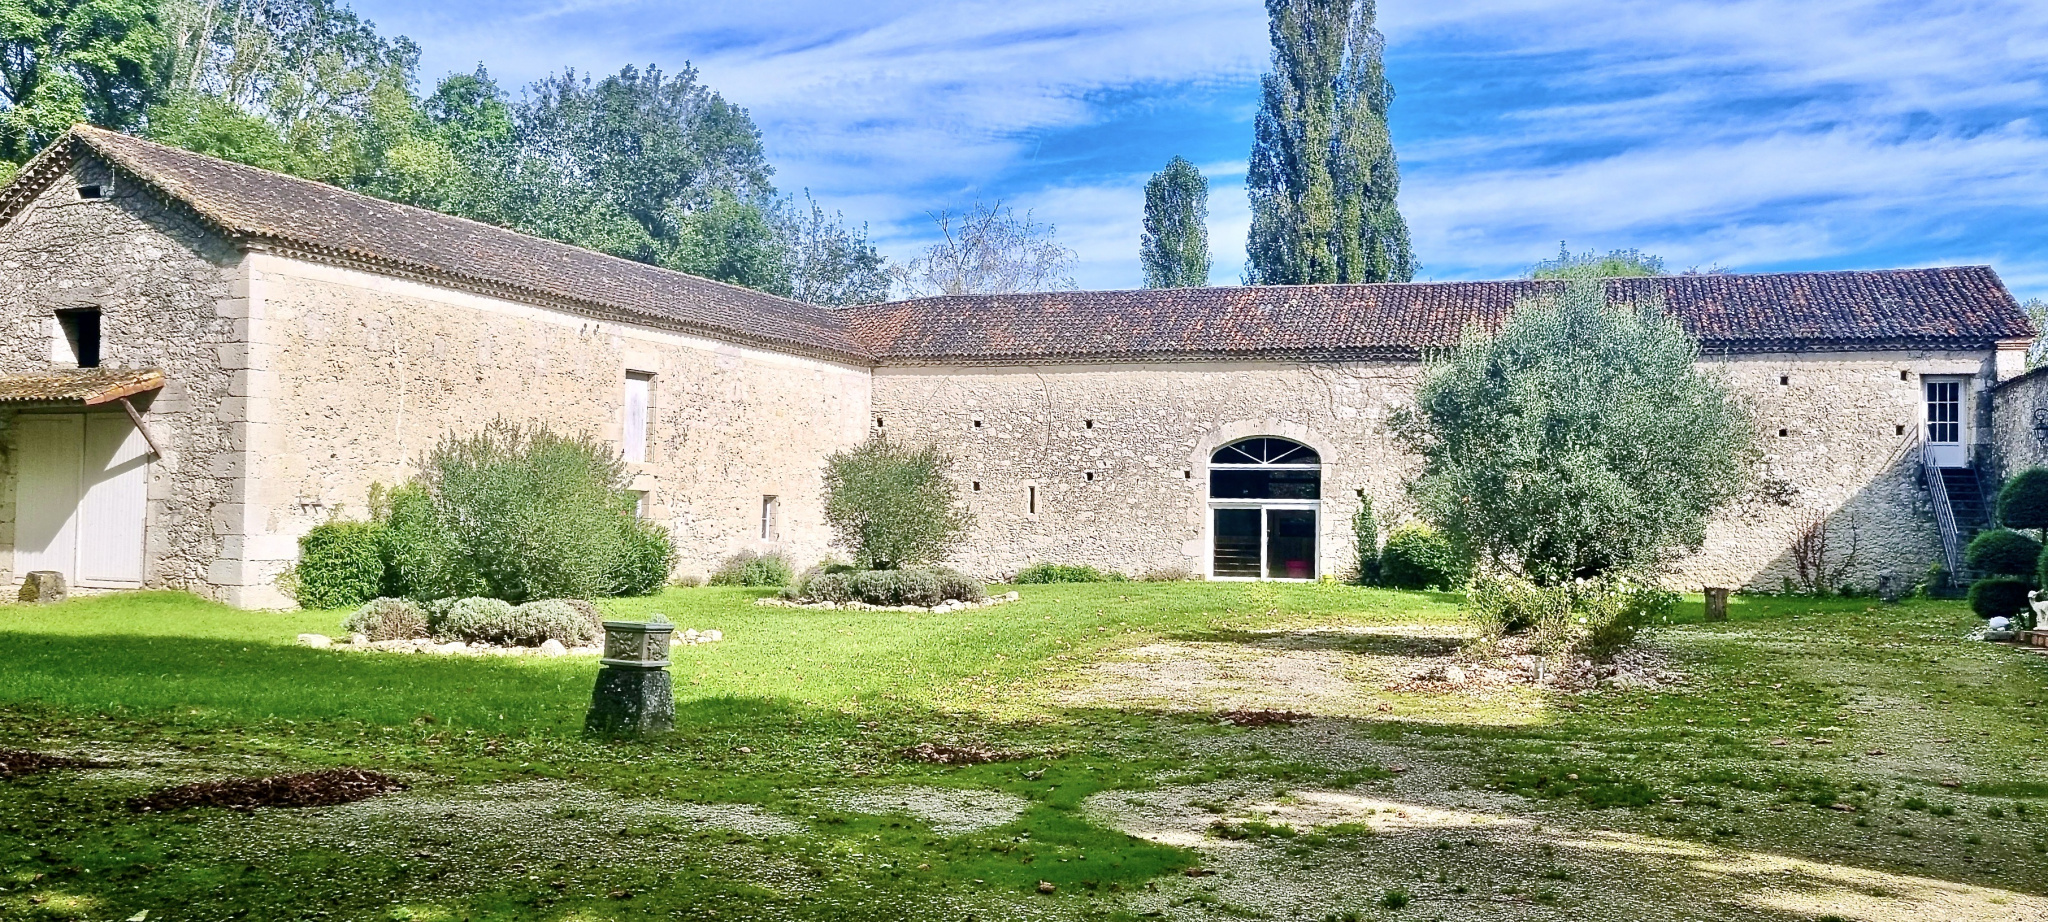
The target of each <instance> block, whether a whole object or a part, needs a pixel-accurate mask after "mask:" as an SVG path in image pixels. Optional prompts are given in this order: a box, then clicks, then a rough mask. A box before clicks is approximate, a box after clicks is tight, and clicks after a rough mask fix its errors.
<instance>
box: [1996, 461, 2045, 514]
mask: <svg viewBox="0 0 2048 922" xmlns="http://www.w3.org/2000/svg"><path fill="white" fill-rule="evenodd" d="M1998 522H1999V524H2001V525H2004V526H2005V527H2007V528H2031V529H2035V530H2040V529H2048V468H2041V467H2030V468H2027V469H2026V470H2024V471H2021V472H2019V473H2018V474H2015V475H2013V478H2012V479H2011V480H2008V481H2006V482H2005V486H2004V487H2003V488H2001V489H2000V490H1999V491H1998Z"/></svg>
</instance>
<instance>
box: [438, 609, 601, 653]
mask: <svg viewBox="0 0 2048 922" xmlns="http://www.w3.org/2000/svg"><path fill="white" fill-rule="evenodd" d="M434 633H435V636H437V637H440V638H443V639H446V640H464V641H469V642H471V643H490V644H504V645H515V646H525V647H532V646H539V645H540V644H542V643H545V642H547V641H550V640H555V641H560V642H561V643H562V644H564V645H567V646H575V645H578V644H583V643H588V642H590V641H591V640H594V639H596V637H597V634H598V631H597V626H596V625H595V624H593V622H592V620H591V618H590V616H589V615H588V614H587V613H586V612H585V611H583V610H580V609H579V608H578V607H577V606H575V605H573V604H571V603H570V602H568V601H565V600H562V599H544V600H541V601H538V602H528V603H526V604H524V605H520V606H517V607H514V606H512V605H510V604H508V603H506V602H504V601H502V600H499V599H485V598H469V599H463V600H461V601H459V602H456V603H455V604H454V605H451V606H449V608H448V611H447V614H445V615H443V616H442V618H441V622H440V624H439V625H437V626H436V627H435V629H434Z"/></svg>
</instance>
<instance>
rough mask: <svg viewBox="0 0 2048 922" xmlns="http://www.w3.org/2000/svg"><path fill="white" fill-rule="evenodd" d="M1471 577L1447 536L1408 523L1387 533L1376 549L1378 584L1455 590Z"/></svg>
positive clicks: (1470, 568)
mask: <svg viewBox="0 0 2048 922" xmlns="http://www.w3.org/2000/svg"><path fill="white" fill-rule="evenodd" d="M1471 578H1472V566H1471V564H1470V563H1469V562H1467V561H1466V559H1465V557H1464V555H1463V554H1460V553H1459V552H1458V549H1457V547H1455V546H1454V545H1452V544H1451V540H1450V539H1449V538H1446V537H1444V536H1443V535H1441V534H1439V533H1437V531H1436V530H1435V529H1433V528H1430V527H1429V526H1427V525H1422V524H1419V523H1411V524H1408V525H1403V526H1401V527H1399V528H1396V529H1394V531H1393V533H1392V534H1389V535H1387V543H1386V546H1385V547H1383V548H1381V549H1380V584H1381V585H1384V586H1390V587H1392V588H1395V589H1440V590H1455V589H1459V588H1461V587H1463V586H1464V585H1465V584H1466V583H1467V582H1469V581H1470V580H1471Z"/></svg>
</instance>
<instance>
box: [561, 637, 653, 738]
mask: <svg viewBox="0 0 2048 922" xmlns="http://www.w3.org/2000/svg"><path fill="white" fill-rule="evenodd" d="M675 629H676V626H675V625H673V624H669V623H666V622H642V621H606V622H605V623H604V656H603V658H602V659H599V660H598V663H599V664H600V668H599V669H598V671H597V687H596V688H595V689H593V690H592V691H591V693H590V714H589V716H587V717H586V718H584V721H583V728H584V729H585V730H587V731H589V732H591V733H602V734H608V735H616V736H639V735H643V734H652V733H667V732H669V731H670V730H673V729H675V725H676V695H675V684H674V681H673V680H672V679H671V678H670V677H669V674H668V663H669V660H668V648H669V638H670V635H672V634H674V633H675Z"/></svg>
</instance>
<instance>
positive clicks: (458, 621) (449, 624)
mask: <svg viewBox="0 0 2048 922" xmlns="http://www.w3.org/2000/svg"><path fill="white" fill-rule="evenodd" d="M437 608H438V609H440V610H439V611H438V612H437V611H436V609H437ZM427 614H428V616H429V619H430V620H429V624H430V626H431V627H432V628H433V631H434V637H435V638H437V639H440V640H478V639H481V638H482V636H483V635H484V633H485V632H486V631H489V630H491V629H492V628H493V627H494V626H496V625H500V624H503V623H505V622H506V621H508V620H511V618H512V603H510V602H507V601H505V600H504V599H488V598H482V597H477V596H472V597H470V598H467V599H456V600H454V601H452V602H450V603H448V604H447V605H446V606H429V607H428V608H427Z"/></svg>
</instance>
